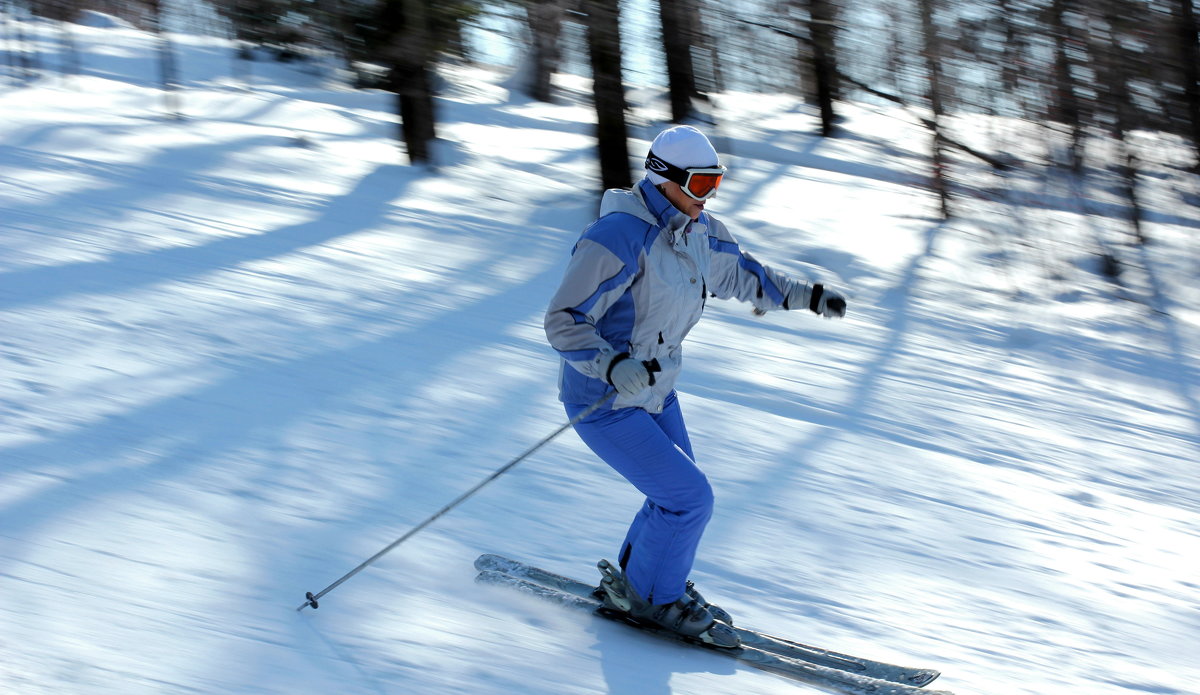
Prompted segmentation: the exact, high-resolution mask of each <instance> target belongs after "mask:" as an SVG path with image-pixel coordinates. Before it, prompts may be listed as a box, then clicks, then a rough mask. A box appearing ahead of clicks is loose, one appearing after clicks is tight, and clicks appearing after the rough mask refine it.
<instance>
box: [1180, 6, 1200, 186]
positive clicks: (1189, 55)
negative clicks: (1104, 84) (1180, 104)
mask: <svg viewBox="0 0 1200 695" xmlns="http://www.w3.org/2000/svg"><path fill="white" fill-rule="evenodd" d="M1175 22H1176V26H1177V27H1178V31H1179V50H1180V57H1181V63H1182V65H1183V95H1184V100H1185V101H1186V102H1187V115H1188V121H1189V124H1188V125H1189V126H1190V129H1191V134H1192V147H1193V148H1195V150H1196V161H1195V163H1194V164H1193V165H1192V170H1193V171H1200V40H1198V39H1197V35H1196V14H1195V10H1194V9H1193V7H1192V0H1177V1H1176V12H1175Z"/></svg>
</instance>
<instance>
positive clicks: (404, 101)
mask: <svg viewBox="0 0 1200 695" xmlns="http://www.w3.org/2000/svg"><path fill="white" fill-rule="evenodd" d="M389 5H390V7H389V8H388V9H389V10H391V13H392V14H393V17H394V18H395V20H396V22H397V23H396V26H397V27H398V31H397V32H396V33H395V35H394V37H393V42H392V45H391V50H390V51H389V52H390V54H391V56H390V58H391V68H390V70H389V71H388V87H389V89H390V90H391V91H392V92H394V93H395V94H396V106H397V111H398V112H399V115H400V133H399V135H400V138H401V139H402V140H403V141H404V146H405V149H406V150H407V151H408V159H409V161H410V162H411V163H413V164H422V163H429V162H431V161H432V159H433V152H432V148H431V145H432V143H433V140H434V139H435V138H436V137H437V131H436V125H435V124H436V122H437V118H436V114H435V112H434V106H433V80H432V75H431V70H432V67H431V66H432V60H433V57H432V56H433V53H432V44H433V42H432V38H431V36H430V24H429V12H428V6H427V4H426V2H425V0H389Z"/></svg>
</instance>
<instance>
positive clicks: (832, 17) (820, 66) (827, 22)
mask: <svg viewBox="0 0 1200 695" xmlns="http://www.w3.org/2000/svg"><path fill="white" fill-rule="evenodd" d="M808 13H809V35H810V36H811V37H812V58H813V61H812V62H813V78H814V84H815V85H816V88H817V89H816V96H817V105H818V106H819V107H820V110H821V135H824V136H826V137H828V136H829V135H832V134H833V130H834V122H835V120H836V114H835V113H834V110H833V101H834V99H836V98H837V97H838V92H839V86H838V68H837V49H836V45H835V41H836V32H837V25H836V22H837V9H836V7H835V6H834V4H833V3H831V2H830V1H829V0H808Z"/></svg>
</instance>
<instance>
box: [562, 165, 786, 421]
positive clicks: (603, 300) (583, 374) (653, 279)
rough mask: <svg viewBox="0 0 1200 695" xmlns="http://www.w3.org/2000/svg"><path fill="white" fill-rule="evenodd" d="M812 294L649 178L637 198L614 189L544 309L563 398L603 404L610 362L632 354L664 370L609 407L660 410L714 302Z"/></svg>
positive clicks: (773, 303)
mask: <svg viewBox="0 0 1200 695" xmlns="http://www.w3.org/2000/svg"><path fill="white" fill-rule="evenodd" d="M807 289H808V287H807V284H805V283H798V282H797V281H795V280H792V279H791V278H789V277H787V276H786V275H783V274H782V273H778V272H776V271H774V270H771V269H770V268H768V267H766V266H764V265H763V264H761V263H759V262H758V261H756V260H754V258H753V257H751V256H750V254H748V253H746V252H744V251H742V250H741V249H740V248H739V247H738V243H737V241H736V240H734V238H733V236H731V235H730V234H729V231H728V230H727V229H726V228H725V225H724V224H722V223H721V222H719V221H718V220H716V219H715V218H713V217H712V216H710V215H709V214H708V213H707V212H703V213H701V214H700V218H699V219H697V220H696V221H692V220H691V219H690V218H689V217H688V216H687V215H686V214H684V213H682V212H680V211H679V210H676V209H675V207H674V206H673V205H671V203H670V202H669V201H668V200H667V199H666V198H665V197H664V196H663V195H662V193H660V192H659V191H658V189H657V188H655V186H654V184H652V183H651V182H650V181H648V180H646V179H643V180H642V181H641V182H639V183H638V185H637V186H635V187H634V188H633V190H621V189H612V190H609V191H607V192H605V194H604V198H603V200H602V202H601V206H600V217H599V219H597V220H596V221H595V222H593V223H592V224H591V225H590V226H588V228H587V229H586V230H584V232H583V234H582V236H581V237H580V238H579V241H578V242H577V243H576V244H575V248H574V250H573V251H572V253H571V260H570V262H569V263H568V265H567V270H566V273H565V275H564V276H563V281H562V284H561V285H560V286H559V288H558V291H557V292H556V293H555V295H554V298H553V299H551V300H550V306H549V308H548V309H547V310H546V318H545V328H546V337H547V338H548V339H549V341H550V345H551V346H552V347H554V349H555V350H557V351H558V352H559V354H560V355H561V356H562V359H563V363H562V369H561V374H560V379H559V398H560V399H561V400H562V401H563V402H565V403H573V404H580V405H588V404H591V403H594V402H595V401H597V400H599V399H600V397H601V396H603V395H604V394H605V393H607V392H608V391H610V390H611V389H612V387H611V386H610V385H609V384H608V381H607V379H606V375H607V373H608V367H609V364H610V363H611V362H612V360H613V358H614V357H616V356H617V355H619V354H621V353H629V355H630V356H631V357H632V358H634V359H637V360H641V361H650V360H657V361H658V365H659V367H660V368H661V370H662V371H661V372H659V373H656V374H655V375H654V376H655V383H654V385H653V386H651V387H650V388H648V389H646V390H645V391H643V392H642V393H640V394H638V395H637V396H634V397H628V398H627V397H625V396H621V395H618V396H617V398H616V399H615V400H613V401H609V403H608V407H612V408H629V407H641V408H645V409H646V410H648V411H650V412H660V411H661V410H662V407H663V401H664V399H666V397H667V396H668V395H669V394H670V393H671V391H672V390H673V389H674V387H675V381H676V379H677V378H678V376H679V370H680V366H681V365H682V361H683V348H682V343H683V339H684V337H685V336H686V335H687V334H688V332H689V331H690V330H691V329H692V327H693V326H695V325H696V322H698V321H699V320H700V316H701V314H703V313H704V305H705V302H706V300H707V298H708V296H709V295H710V294H711V295H713V296H716V297H718V298H720V299H730V298H736V299H740V300H742V301H744V302H750V303H751V304H753V305H754V307H755V308H756V309H760V310H763V311H769V310H772V309H781V308H787V304H788V302H787V297H788V296H789V294H790V293H792V292H793V291H799V292H804V291H805V290H807ZM791 296H797V295H795V294H792V295H791Z"/></svg>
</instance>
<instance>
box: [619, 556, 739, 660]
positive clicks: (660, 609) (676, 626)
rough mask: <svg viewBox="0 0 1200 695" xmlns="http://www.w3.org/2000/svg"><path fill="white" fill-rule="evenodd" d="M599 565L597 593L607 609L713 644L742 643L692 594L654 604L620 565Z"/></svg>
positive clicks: (725, 646) (715, 645) (721, 645)
mask: <svg viewBox="0 0 1200 695" xmlns="http://www.w3.org/2000/svg"><path fill="white" fill-rule="evenodd" d="M596 566H597V567H599V568H600V573H601V574H602V575H604V576H603V577H602V578H601V580H600V588H599V589H597V595H598V596H599V597H600V599H601V600H602V601H603V602H604V608H606V609H607V610H609V611H613V612H617V613H621V614H623V615H624V616H626V617H627V618H628V619H630V620H631V621H632V622H635V623H641V624H650V625H657V626H658V627H662V628H665V629H667V630H670V631H671V632H676V633H678V634H680V635H682V636H684V637H686V638H688V639H691V640H695V641H697V642H703V643H705V644H709V645H712V646H714V647H722V648H724V649H734V648H737V647H739V646H741V639H739V638H738V636H737V633H736V632H734V630H733V628H732V627H730V626H729V625H728V624H726V623H723V622H719V621H717V620H716V619H715V618H713V616H712V613H710V612H709V610H708V609H707V608H705V607H704V606H703V605H701V604H700V603H698V602H697V601H696V599H695V598H693V597H692V596H690V595H688V594H686V593H685V594H684V595H683V596H681V597H679V600H677V601H675V602H674V603H662V604H657V605H656V604H652V603H650V602H649V601H647V600H646V599H644V598H642V597H641V596H639V595H638V592H637V590H635V589H634V588H633V585H631V584H630V583H629V582H628V581H626V579H625V575H624V574H623V573H622V572H621V570H620V568H618V567H615V566H613V565H612V563H610V562H609V561H608V560H601V561H600V562H599V563H597V565H596Z"/></svg>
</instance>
